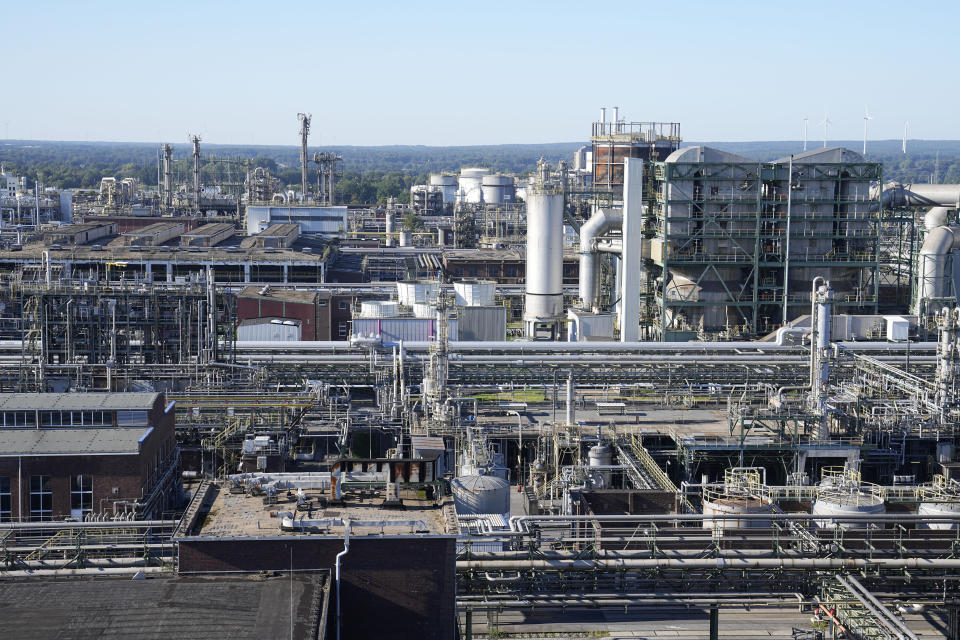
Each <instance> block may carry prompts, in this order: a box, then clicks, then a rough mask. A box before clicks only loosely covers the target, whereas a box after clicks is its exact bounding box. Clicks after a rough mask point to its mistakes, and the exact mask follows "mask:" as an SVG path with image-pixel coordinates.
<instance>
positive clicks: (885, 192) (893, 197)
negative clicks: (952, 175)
mask: <svg viewBox="0 0 960 640" xmlns="http://www.w3.org/2000/svg"><path fill="white" fill-rule="evenodd" d="M870 195H871V197H876V196H877V189H876V188H873V189H871V194H870ZM880 202H881V203H882V204H883V206H884V207H952V208H956V207H958V206H960V184H901V183H899V182H887V183H885V184H884V185H883V187H882V193H881V194H880Z"/></svg>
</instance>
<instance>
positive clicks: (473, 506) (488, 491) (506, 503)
mask: <svg viewBox="0 0 960 640" xmlns="http://www.w3.org/2000/svg"><path fill="white" fill-rule="evenodd" d="M450 488H451V489H452V491H453V503H454V505H455V506H456V509H457V514H458V515H461V516H465V515H474V514H478V513H500V514H509V513H510V485H508V484H507V482H506V480H503V479H501V478H498V477H496V476H481V475H469V476H459V477H457V478H454V480H453V482H451V483H450Z"/></svg>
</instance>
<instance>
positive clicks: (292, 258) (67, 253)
mask: <svg viewBox="0 0 960 640" xmlns="http://www.w3.org/2000/svg"><path fill="white" fill-rule="evenodd" d="M134 235H135V234H134ZM130 236H131V234H126V237H130ZM44 251H48V252H49V253H50V255H51V257H52V258H53V259H54V260H71V261H73V262H77V261H86V260H89V261H99V262H127V261H129V262H131V263H134V264H140V263H144V262H154V263H157V262H176V263H183V264H206V263H210V262H220V263H234V264H236V263H243V262H262V263H285V262H313V263H321V262H324V258H323V255H322V254H321V253H302V252H300V251H297V250H296V249H289V248H282V247H278V248H276V249H264V248H263V247H247V246H242V245H241V246H239V247H225V246H217V247H189V248H188V247H179V246H159V247H151V246H145V247H129V246H110V247H104V248H102V249H100V250H96V249H93V248H92V247H90V246H80V247H74V246H71V247H64V248H63V249H50V247H48V246H47V245H45V244H43V243H32V244H29V245H26V246H24V247H23V250H22V251H10V250H9V249H0V260H7V261H10V260H13V261H16V262H27V261H37V262H39V261H40V260H41V259H42V256H43V252H44Z"/></svg>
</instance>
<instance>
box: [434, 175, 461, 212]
mask: <svg viewBox="0 0 960 640" xmlns="http://www.w3.org/2000/svg"><path fill="white" fill-rule="evenodd" d="M430 185H431V186H434V187H440V190H441V192H442V193H443V204H453V203H454V202H456V200H457V176H445V175H443V174H439V173H434V174H431V175H430Z"/></svg>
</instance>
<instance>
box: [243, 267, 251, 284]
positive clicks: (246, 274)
mask: <svg viewBox="0 0 960 640" xmlns="http://www.w3.org/2000/svg"><path fill="white" fill-rule="evenodd" d="M243 281H244V282H250V263H249V262H244V263H243Z"/></svg>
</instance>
